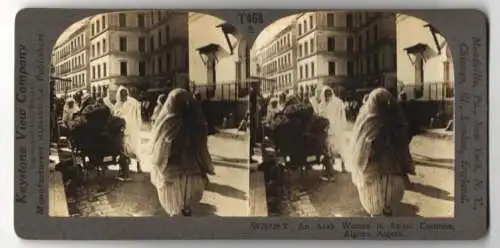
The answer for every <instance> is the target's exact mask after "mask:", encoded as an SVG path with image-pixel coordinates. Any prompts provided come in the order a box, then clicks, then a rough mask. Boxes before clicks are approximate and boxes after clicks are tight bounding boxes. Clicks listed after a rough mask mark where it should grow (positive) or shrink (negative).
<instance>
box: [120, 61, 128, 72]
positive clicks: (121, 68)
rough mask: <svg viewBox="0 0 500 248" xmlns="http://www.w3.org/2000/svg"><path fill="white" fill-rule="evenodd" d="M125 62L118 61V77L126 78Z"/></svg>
mask: <svg viewBox="0 0 500 248" xmlns="http://www.w3.org/2000/svg"><path fill="white" fill-rule="evenodd" d="M127 69H128V68H127V61H120V76H127V75H128V70H127Z"/></svg>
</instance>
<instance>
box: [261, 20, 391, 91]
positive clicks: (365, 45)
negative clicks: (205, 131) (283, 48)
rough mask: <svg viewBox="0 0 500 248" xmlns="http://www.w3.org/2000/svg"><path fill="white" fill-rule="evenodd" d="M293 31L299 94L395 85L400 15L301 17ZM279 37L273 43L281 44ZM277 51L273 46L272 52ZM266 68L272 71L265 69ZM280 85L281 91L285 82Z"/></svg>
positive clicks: (296, 83) (271, 72) (296, 85)
mask: <svg viewBox="0 0 500 248" xmlns="http://www.w3.org/2000/svg"><path fill="white" fill-rule="evenodd" d="M293 26H294V28H293V29H292V30H294V31H293V33H294V34H295V35H292V37H294V38H293V39H292V41H290V42H291V43H292V44H294V45H292V46H294V51H295V53H294V55H292V57H293V60H294V61H292V62H291V63H292V64H293V66H294V67H295V71H296V73H295V77H293V76H292V87H293V88H294V89H296V90H297V91H298V92H299V93H304V94H309V93H312V92H314V90H315V88H316V87H317V86H318V85H323V84H326V85H330V86H332V87H335V86H342V87H344V88H360V87H366V86H368V85H369V84H372V85H373V84H378V85H382V84H385V85H392V84H395V82H396V60H395V59H396V51H395V50H396V24H395V15H394V14H391V13H386V14H382V13H378V12H339V11H336V12H330V11H316V12H306V13H301V14H299V15H297V16H296V19H295V21H294V24H293ZM286 30H287V28H285V29H284V30H283V31H282V32H286ZM279 36H280V35H279V34H278V35H277V37H275V38H274V39H272V41H270V42H269V44H275V42H277V39H279ZM273 49H274V48H273V47H272V46H271V48H270V50H271V51H273ZM257 56H258V57H259V58H258V59H257V60H258V61H260V63H266V62H264V61H266V60H263V59H262V58H261V57H264V58H266V54H265V52H263V50H262V49H259V52H257ZM261 60H262V61H261ZM270 68H271V69H270V71H269V70H268V71H266V72H267V73H269V75H274V73H275V70H276V69H275V68H274V67H273V64H271V65H270ZM261 69H262V71H265V70H267V69H266V68H264V67H263V68H261ZM377 82H378V83H377ZM274 84H275V85H276V86H278V85H279V82H274ZM276 86H275V87H276ZM264 88H270V87H269V86H264ZM271 88H272V87H271ZM308 92H309V93H308Z"/></svg>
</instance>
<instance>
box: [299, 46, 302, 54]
mask: <svg viewBox="0 0 500 248" xmlns="http://www.w3.org/2000/svg"><path fill="white" fill-rule="evenodd" d="M299 57H302V44H300V45H299Z"/></svg>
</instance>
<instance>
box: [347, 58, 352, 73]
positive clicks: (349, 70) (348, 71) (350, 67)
mask: <svg viewBox="0 0 500 248" xmlns="http://www.w3.org/2000/svg"><path fill="white" fill-rule="evenodd" d="M352 75H354V62H352V61H347V76H352Z"/></svg>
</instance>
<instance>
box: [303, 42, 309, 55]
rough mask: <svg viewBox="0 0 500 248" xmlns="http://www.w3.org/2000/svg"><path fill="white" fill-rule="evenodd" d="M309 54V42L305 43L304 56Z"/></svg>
mask: <svg viewBox="0 0 500 248" xmlns="http://www.w3.org/2000/svg"><path fill="white" fill-rule="evenodd" d="M308 53H309V49H308V46H307V42H305V43H304V56H307V54H308Z"/></svg>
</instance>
